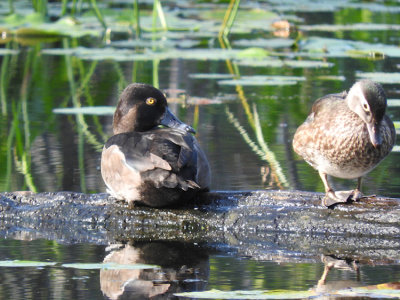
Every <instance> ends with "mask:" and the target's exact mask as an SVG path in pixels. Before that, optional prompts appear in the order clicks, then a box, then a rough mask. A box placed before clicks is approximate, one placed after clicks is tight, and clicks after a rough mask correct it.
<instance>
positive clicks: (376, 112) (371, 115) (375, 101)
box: [346, 80, 386, 148]
mask: <svg viewBox="0 0 400 300" xmlns="http://www.w3.org/2000/svg"><path fill="white" fill-rule="evenodd" d="M346 101H347V104H348V106H349V108H350V109H351V110H352V111H354V112H355V113H356V114H357V115H358V116H359V117H360V118H361V119H362V120H363V121H364V122H365V124H366V125H367V129H368V133H369V139H370V141H371V143H372V145H373V146H374V147H375V148H378V147H379V146H380V145H381V143H382V137H381V135H380V130H379V126H380V123H381V121H382V119H383V117H384V115H385V110H386V95H385V91H384V90H383V88H382V86H381V85H380V84H379V83H376V82H373V81H371V80H361V81H358V82H356V83H355V84H354V85H353V86H352V87H351V89H350V91H349V93H348V95H347V97H346Z"/></svg>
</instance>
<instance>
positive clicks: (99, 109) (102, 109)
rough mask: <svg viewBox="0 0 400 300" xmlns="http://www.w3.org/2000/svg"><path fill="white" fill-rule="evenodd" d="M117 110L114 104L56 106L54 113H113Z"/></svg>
mask: <svg viewBox="0 0 400 300" xmlns="http://www.w3.org/2000/svg"><path fill="white" fill-rule="evenodd" d="M114 111H115V107H114V106H82V107H65V108H55V109H53V113H55V114H64V115H77V114H83V115H99V116H100V115H101V116H102V115H113V114H114Z"/></svg>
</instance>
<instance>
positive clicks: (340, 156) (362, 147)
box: [293, 80, 396, 206]
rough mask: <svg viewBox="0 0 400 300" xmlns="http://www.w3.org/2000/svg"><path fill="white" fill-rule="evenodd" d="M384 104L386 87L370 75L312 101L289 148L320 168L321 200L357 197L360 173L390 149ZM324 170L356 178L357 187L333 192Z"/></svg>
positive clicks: (328, 203)
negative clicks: (308, 113)
mask: <svg viewBox="0 0 400 300" xmlns="http://www.w3.org/2000/svg"><path fill="white" fill-rule="evenodd" d="M385 110H386V95H385V92H384V90H383V88H382V86H381V85H380V84H378V83H376V82H373V81H370V80H362V81H359V82H356V83H355V84H354V85H353V86H352V87H351V89H350V91H349V92H348V93H347V92H343V93H340V94H331V95H327V96H324V97H322V98H320V99H318V100H317V101H316V102H315V103H314V104H313V106H312V110H311V113H310V115H309V116H308V118H307V119H306V121H305V122H304V123H303V124H302V125H301V126H300V127H299V128H298V129H297V131H296V133H295V135H294V138H293V148H294V151H295V152H297V154H299V155H300V156H302V157H303V158H304V160H305V161H306V162H308V163H309V164H310V165H311V166H312V167H313V168H315V169H316V170H317V171H318V172H319V175H320V176H321V179H322V182H323V183H324V186H325V193H326V196H325V198H324V199H323V201H322V203H323V204H324V205H326V206H331V205H334V204H336V203H340V202H346V201H347V200H348V199H349V198H352V199H353V200H359V199H360V198H361V197H362V194H361V192H360V189H361V178H362V176H364V175H365V174H367V173H368V172H370V171H371V170H372V169H373V168H375V167H376V166H377V165H378V164H379V162H380V161H382V160H383V159H384V158H385V156H386V155H388V154H389V153H390V151H391V150H392V148H393V145H394V143H395V140H396V132H395V129H394V126H393V123H392V121H391V120H390V118H389V117H388V116H387V115H385ZM327 175H331V176H334V177H339V178H347V179H354V178H358V184H357V188H356V189H355V190H353V191H340V192H335V191H334V190H333V189H332V187H331V186H330V185H329V183H328V180H327Z"/></svg>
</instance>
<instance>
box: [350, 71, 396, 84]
mask: <svg viewBox="0 0 400 300" xmlns="http://www.w3.org/2000/svg"><path fill="white" fill-rule="evenodd" d="M356 76H357V78H360V79H370V80H373V81H377V82H380V83H386V84H398V83H400V73H385V72H357V73H356Z"/></svg>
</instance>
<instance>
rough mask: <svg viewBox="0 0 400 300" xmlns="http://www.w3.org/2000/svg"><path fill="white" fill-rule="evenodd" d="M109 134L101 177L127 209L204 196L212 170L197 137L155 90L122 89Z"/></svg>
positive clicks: (144, 86) (141, 87)
mask: <svg viewBox="0 0 400 300" xmlns="http://www.w3.org/2000/svg"><path fill="white" fill-rule="evenodd" d="M160 125H163V126H167V128H160V127H159V126H160ZM113 131H114V135H113V136H112V137H111V138H110V139H109V140H108V141H107V142H106V144H105V146H104V148H103V153H102V156H101V174H102V177H103V180H104V182H105V183H106V185H107V188H108V190H107V191H108V192H109V193H110V194H111V195H112V196H113V197H115V198H117V199H120V200H125V201H127V202H128V203H129V205H130V206H131V205H132V204H133V203H134V202H138V203H142V204H146V205H148V206H152V207H162V206H170V205H175V204H178V203H180V202H182V201H190V200H191V199H192V198H193V197H194V196H195V194H196V193H198V192H201V191H207V190H208V188H209V186H210V178H211V175H210V167H209V163H208V161H207V158H206V155H205V154H204V152H203V151H202V149H201V148H200V146H199V144H198V142H197V140H196V138H195V137H194V136H193V135H192V133H195V131H194V129H193V128H192V127H190V126H189V125H186V124H184V123H183V122H181V121H180V120H179V119H178V118H176V117H175V116H174V115H173V114H172V112H171V111H170V110H169V109H168V106H167V100H166V98H165V96H164V95H163V93H161V92H160V91H159V90H158V89H156V88H154V87H152V86H150V85H147V84H139V83H133V84H130V85H129V86H128V87H126V88H125V90H124V91H123V92H122V94H121V96H120V99H119V102H118V105H117V108H116V111H115V113H114V120H113Z"/></svg>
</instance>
